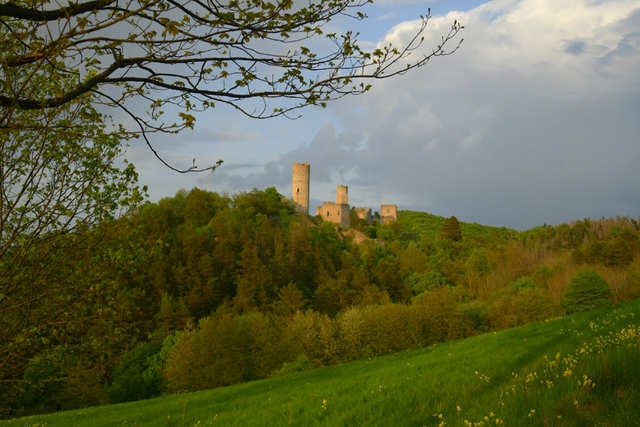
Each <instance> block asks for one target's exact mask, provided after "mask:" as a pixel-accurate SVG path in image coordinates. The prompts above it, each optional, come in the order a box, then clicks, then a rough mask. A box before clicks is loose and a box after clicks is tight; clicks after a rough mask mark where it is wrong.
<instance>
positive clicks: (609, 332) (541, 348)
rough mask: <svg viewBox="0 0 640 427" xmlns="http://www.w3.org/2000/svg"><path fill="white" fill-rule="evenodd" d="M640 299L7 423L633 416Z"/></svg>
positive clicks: (453, 421)
mask: <svg viewBox="0 0 640 427" xmlns="http://www.w3.org/2000/svg"><path fill="white" fill-rule="evenodd" d="M639 307H640V301H633V302H630V303H627V304H623V305H618V306H613V307H607V308H603V309H600V310H596V311H592V312H587V313H580V314H577V315H574V316H571V317H567V318H561V319H556V320H552V321H546V322H539V323H535V324H530V325H527V326H524V327H521V328H514V329H509V330H505V331H501V332H497V333H494V332H491V333H488V334H485V335H482V336H477V337H473V338H468V339H463V340H458V341H454V342H450V343H445V344H440V345H437V346H433V347H428V348H422V349H418V350H413V351H409V352H403V353H398V354H394V355H389V356H384V357H377V358H373V359H370V360H362V361H357V362H351V363H347V364H344V365H340V366H330V367H326V368H321V369H316V370H312V371H307V372H302V373H299V374H294V375H290V376H285V377H278V378H273V379H269V380H261V381H256V382H252V383H245V384H239V385H235V386H232V387H226V388H221V389H215V390H208V391H203V392H198V393H189V394H183V395H173V396H165V397H162V398H157V399H150V400H146V401H139V402H130V403H126V404H120V405H112V406H105V407H94V408H85V409H81V410H75V411H68V412H63V413H55V414H49V415H42V416H33V417H28V418H21V419H15V420H9V421H5V422H3V423H0V425H8V426H38V427H39V426H43V425H46V426H63V425H64V426H123V425H124V426H134V425H137V426H202V425H219V426H288V425H295V426H316V425H329V426H360V425H368V426H389V425H402V426H464V427H467V426H469V427H476V426H488V425H510V426H529V425H531V426H574V425H575V426H589V425H610V426H627V425H635V424H633V423H638V421H637V420H638V419H639V417H640V409H639V408H640V390H638V388H639V387H640V329H639V326H638V325H639V324H640V314H638V315H636V314H635V313H640V310H639Z"/></svg>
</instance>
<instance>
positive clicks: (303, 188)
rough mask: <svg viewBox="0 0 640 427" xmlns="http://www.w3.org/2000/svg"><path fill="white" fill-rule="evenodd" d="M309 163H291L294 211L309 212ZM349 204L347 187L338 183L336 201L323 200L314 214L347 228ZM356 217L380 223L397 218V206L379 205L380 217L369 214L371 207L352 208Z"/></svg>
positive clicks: (349, 221) (348, 225)
mask: <svg viewBox="0 0 640 427" xmlns="http://www.w3.org/2000/svg"><path fill="white" fill-rule="evenodd" d="M310 169H311V166H310V165H309V163H308V162H307V163H294V164H293V188H292V190H291V191H292V197H293V201H294V202H295V204H296V212H298V213H303V214H307V215H308V214H309V194H310V192H309V182H310ZM350 209H351V208H350V206H349V187H347V186H346V185H338V187H337V188H336V201H335V203H334V202H323V203H322V206H318V207H317V208H316V215H320V216H321V217H322V219H324V220H325V221H331V222H333V223H336V224H338V225H340V226H341V227H343V228H345V229H348V228H350V227H351V220H350V219H349V214H350ZM353 210H354V212H355V213H356V215H357V216H358V218H362V219H364V220H365V221H366V222H367V224H369V225H371V224H373V222H374V221H380V222H382V223H385V222H390V221H397V220H398V207H397V206H396V205H382V206H381V207H380V217H379V218H378V217H374V216H372V215H371V209H368V208H366V207H365V208H355V207H354V208H353Z"/></svg>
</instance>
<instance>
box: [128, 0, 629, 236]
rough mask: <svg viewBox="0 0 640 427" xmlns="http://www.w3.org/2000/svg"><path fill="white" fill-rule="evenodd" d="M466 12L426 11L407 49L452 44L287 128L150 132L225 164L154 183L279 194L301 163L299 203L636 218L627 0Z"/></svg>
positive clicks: (532, 217)
mask: <svg viewBox="0 0 640 427" xmlns="http://www.w3.org/2000/svg"><path fill="white" fill-rule="evenodd" d="M462 3H465V2H461V4H462ZM442 4H445V3H442ZM447 4H448V3H447ZM465 4H467V5H468V4H469V3H468V2H466V3H465ZM459 9H461V10H465V8H464V7H460V8H459ZM469 9H470V10H466V11H453V12H450V13H447V14H446V15H440V16H434V17H433V18H432V20H431V21H430V22H429V26H428V27H427V30H426V34H425V42H424V45H423V47H421V48H420V50H419V51H415V52H413V53H412V57H417V55H421V54H428V53H430V52H431V49H432V48H433V47H434V46H435V45H437V43H438V42H439V41H440V37H441V36H442V35H445V34H447V32H448V31H449V29H450V28H451V25H452V23H453V21H454V20H458V21H459V22H462V24H463V25H464V26H465V29H464V30H463V32H462V33H461V36H463V37H464V38H465V41H464V43H463V44H462V46H461V48H460V50H458V51H457V52H456V53H455V54H453V55H451V56H447V57H441V58H435V59H434V60H432V61H430V62H429V63H428V65H427V66H425V67H424V68H421V69H418V70H413V71H411V72H409V73H407V74H406V75H403V76H400V77H396V78H393V79H388V80H380V81H375V82H374V86H373V89H372V90H371V91H370V92H369V93H367V94H365V95H364V96H360V97H351V98H349V97H347V98H344V99H341V100H340V101H337V102H334V103H331V104H329V107H328V108H327V109H318V110H307V111H305V117H303V118H302V119H300V120H297V121H278V120H276V121H269V122H264V121H261V122H251V123H250V122H249V121H246V120H243V119H236V118H231V117H235V116H231V115H229V116H227V115H223V116H220V115H217V116H216V118H217V121H216V123H221V125H218V126H217V127H216V126H214V125H213V124H212V125H210V126H205V127H207V129H208V130H205V131H196V132H192V133H185V134H180V135H179V138H176V137H174V138H173V139H167V140H161V141H159V142H158V144H159V148H160V149H161V150H160V151H161V153H163V154H164V155H167V156H169V157H168V158H170V159H171V160H172V161H176V162H178V163H179V164H183V163H185V164H187V165H190V162H191V161H192V158H193V157H197V158H198V160H197V161H198V165H200V164H203V165H204V164H205V163H206V162H208V161H210V162H215V160H217V159H218V158H223V159H225V164H224V165H223V167H222V168H220V169H218V170H217V171H216V172H215V173H213V174H210V173H208V174H204V175H202V174H201V175H195V176H182V175H180V176H179V177H176V176H175V175H172V174H170V173H165V174H164V175H162V176H161V175H160V174H155V175H153V176H154V182H162V183H164V184H165V185H166V186H167V188H176V187H177V188H181V187H184V188H190V187H192V186H194V185H198V186H201V187H204V188H207V189H209V190H213V191H238V190H242V191H249V190H251V189H252V188H254V187H256V188H265V187H269V186H275V187H276V188H277V189H278V190H279V191H280V192H281V193H283V194H285V195H290V194H291V193H290V191H291V171H292V163H293V162H310V163H311V201H312V206H311V211H312V212H313V209H314V207H315V206H314V203H315V204H321V202H322V201H323V200H334V199H335V186H336V185H343V184H344V185H348V186H349V199H350V202H351V204H352V205H356V206H368V207H370V208H372V209H373V210H377V209H378V208H379V205H380V204H382V203H395V204H398V205H399V208H401V209H403V208H404V209H413V210H420V211H426V212H430V213H433V214H437V215H443V216H451V215H456V216H457V217H458V218H459V219H460V220H462V221H468V222H478V223H482V224H488V225H495V226H509V227H514V228H518V229H527V228H531V227H534V226H536V225H540V224H543V223H547V224H557V223H561V222H565V221H571V220H575V219H580V218H585V217H591V218H600V217H602V216H615V215H626V214H631V215H634V216H637V215H638V214H639V213H640V187H639V186H638V185H637V183H638V182H639V181H640V168H638V167H637V159H638V158H640V144H638V135H639V134H640V121H639V120H638V117H640V79H638V75H640V55H638V52H639V50H640V0H611V1H607V2H593V1H590V0H563V1H557V0H519V1H518V0H495V1H491V2H487V3H484V4H482V5H479V6H478V7H475V8H469ZM398 10H400V9H398ZM394 12H395V9H394ZM419 25H420V22H418V21H406V22H403V23H401V24H399V25H397V26H395V27H394V28H392V29H391V30H389V31H388V32H387V33H386V35H385V36H384V37H383V38H382V39H381V40H370V41H369V43H371V44H372V45H373V44H375V43H377V44H378V45H386V44H388V43H389V42H392V43H393V44H394V45H396V46H401V45H403V44H404V43H407V42H408V41H409V40H410V37H412V36H413V35H414V34H415V32H416V31H417V29H418V28H419ZM205 122H206V121H205ZM202 123H203V121H202V120H200V119H198V124H199V125H200V124H202ZM205 124H206V125H209V123H205ZM176 147H177V148H176ZM185 147H188V148H189V150H190V151H189V153H191V154H188V153H186V152H185V150H184V148H185ZM132 149H133V150H134V151H135V150H143V149H144V147H138V146H136V147H132ZM139 152H140V153H143V151H139ZM193 153H195V154H193ZM134 154H135V153H134ZM146 154H147V157H148V152H147V153H146ZM141 155H142V154H141ZM149 176H151V175H149ZM177 188H176V189H177ZM165 195H166V194H165Z"/></svg>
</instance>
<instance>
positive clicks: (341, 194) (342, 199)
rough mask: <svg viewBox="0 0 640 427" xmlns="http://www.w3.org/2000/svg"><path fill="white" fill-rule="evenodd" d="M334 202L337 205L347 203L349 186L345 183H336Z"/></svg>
mask: <svg viewBox="0 0 640 427" xmlns="http://www.w3.org/2000/svg"><path fill="white" fill-rule="evenodd" d="M336 203H337V204H338V205H348V204H349V187H347V186H346V185H338V188H337V189H336Z"/></svg>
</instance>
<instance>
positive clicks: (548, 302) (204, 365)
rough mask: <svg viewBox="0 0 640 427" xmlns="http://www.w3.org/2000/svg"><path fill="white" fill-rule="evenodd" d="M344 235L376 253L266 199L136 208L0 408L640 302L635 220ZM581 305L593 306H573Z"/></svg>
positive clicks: (205, 384) (179, 382)
mask: <svg viewBox="0 0 640 427" xmlns="http://www.w3.org/2000/svg"><path fill="white" fill-rule="evenodd" d="M421 216H423V217H424V218H423V219H424V221H423V222H422V223H421V222H420V217H421ZM434 223H435V224H437V225H434ZM356 225H357V227H358V228H360V229H361V231H362V232H364V233H365V234H367V235H369V236H372V237H382V236H384V242H381V241H380V240H378V241H376V240H373V239H368V240H365V241H364V242H362V243H360V244H356V243H355V242H354V241H353V238H352V237H350V236H349V234H348V233H346V232H345V231H344V230H341V229H339V228H337V227H336V226H335V225H334V224H333V223H330V222H323V221H322V220H321V219H320V218H313V217H309V216H305V215H299V214H295V213H294V210H293V207H292V204H291V201H290V200H287V199H286V198H284V197H283V196H282V195H280V194H279V193H278V192H277V191H276V190H275V189H274V188H268V189H266V190H263V191H260V190H253V191H251V192H241V193H237V194H233V195H229V194H217V193H212V192H208V191H204V190H200V189H193V190H191V191H189V192H187V191H184V190H182V191H180V192H178V193H177V194H176V195H175V196H174V197H171V198H165V199H162V200H160V201H159V202H158V203H148V204H145V205H142V206H141V207H140V208H139V209H138V210H137V211H136V212H135V213H134V214H132V215H129V216H128V217H126V218H123V219H121V220H120V221H118V222H117V227H113V226H110V227H106V228H105V233H106V234H105V235H104V238H103V239H102V240H101V241H102V242H103V243H101V244H100V245H96V246H95V248H93V249H92V250H91V251H89V252H88V254H87V255H86V257H87V258H86V262H84V263H81V264H79V265H78V268H81V269H83V271H84V272H86V273H85V274H84V276H85V277H87V278H91V277H93V276H96V274H97V273H96V272H98V271H99V272H100V274H99V275H98V276H99V277H98V276H96V279H95V281H96V286H101V287H102V288H101V289H103V290H104V291H103V292H97V293H96V294H95V299H94V301H92V302H91V303H90V304H89V303H88V304H87V305H86V307H85V308H84V310H85V311H86V312H83V313H82V315H83V316H87V319H88V322H87V323H86V324H84V325H82V327H80V326H79V325H76V326H74V328H75V329H73V330H71V331H68V332H67V333H66V335H65V336H64V339H62V338H59V339H56V340H54V341H55V343H52V344H51V345H50V346H49V347H46V346H45V347H43V348H45V350H43V351H42V352H40V353H38V354H31V355H25V357H29V358H30V360H31V363H30V365H29V367H28V369H25V370H23V371H22V372H21V373H20V374H21V376H22V378H23V382H22V386H21V388H20V390H15V391H14V394H13V397H12V398H11V399H8V400H6V403H5V408H8V407H10V408H11V410H10V412H8V413H9V414H10V415H12V414H13V415H15V414H19V413H26V412H35V411H50V410H56V409H63V408H71V407H78V406H85V405H94V404H104V403H109V402H122V401H128V400H136V399H140V398H146V397H150V396H155V395H159V394H162V393H167V392H176V391H184V390H198V389H204V388H210V387H218V386H224V385H229V384H234V383H238V382H243V381H249V380H253V379H258V378H265V377H268V376H272V375H278V374H284V373H290V372H295V371H297V370H302V369H308V368H310V367H317V366H322V365H328V364H335V363H342V362H345V361H349V360H354V359H358V358H362V357H372V356H377V355H381V354H387V353H390V352H395V351H400V350H406V349H410V348H416V347H420V346H426V345H432V344H435V343H438V342H442V341H446V340H450V339H456V338H459V337H463V336H469V335H473V334H477V333H483V332H487V331H490V330H495V329H502V328H509V327H513V326H518V325H523V324H526V323H529V322H533V321H539V320H543V319H548V318H552V317H557V316H561V315H564V314H565V313H566V312H575V311H580V310H582V309H588V308H593V307H594V306H599V305H602V304H606V303H611V302H619V301H627V300H630V299H633V298H636V297H637V296H638V295H640V258H639V257H638V253H639V252H640V239H639V237H640V230H639V227H638V223H637V222H636V220H635V219H632V218H625V217H619V218H615V219H613V218H612V219H607V220H605V219H602V220H584V221H576V222H574V223H571V224H562V225H559V226H556V227H551V226H542V227H537V228H534V229H532V230H529V231H526V232H523V233H519V232H516V231H514V230H508V229H505V228H492V227H484V226H479V225H477V224H464V223H459V222H458V220H457V219H456V218H455V217H452V218H449V219H445V218H439V217H435V216H429V215H428V214H419V213H414V212H406V211H401V212H400V213H399V220H398V222H396V223H391V224H382V225H381V224H378V223H375V224H374V225H372V226H367V225H366V224H357V223H356ZM100 230H101V229H100V227H98V228H96V229H95V230H91V231H88V232H92V233H100V232H101V231H100ZM107 230H108V233H107ZM421 230H422V231H421ZM61 274H62V272H61ZM73 277H74V280H76V279H77V280H79V278H80V277H81V275H78V274H75V275H74V276H73ZM603 284H604V285H603ZM594 289H597V291H598V299H597V301H595V302H594V301H593V300H589V301H586V300H583V296H584V294H585V290H588V292H591V293H592V292H593V290H594ZM65 340H66V341H65ZM54 344H55V345H54Z"/></svg>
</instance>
